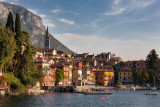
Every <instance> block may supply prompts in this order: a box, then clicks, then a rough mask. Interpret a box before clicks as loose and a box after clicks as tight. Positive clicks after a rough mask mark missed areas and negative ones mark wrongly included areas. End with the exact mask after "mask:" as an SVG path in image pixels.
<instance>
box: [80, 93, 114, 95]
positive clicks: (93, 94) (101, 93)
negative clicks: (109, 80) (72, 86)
mask: <svg viewBox="0 0 160 107" xmlns="http://www.w3.org/2000/svg"><path fill="white" fill-rule="evenodd" d="M83 94H84V95H112V93H111V92H107V93H106V92H99V93H98V92H84V93H83Z"/></svg>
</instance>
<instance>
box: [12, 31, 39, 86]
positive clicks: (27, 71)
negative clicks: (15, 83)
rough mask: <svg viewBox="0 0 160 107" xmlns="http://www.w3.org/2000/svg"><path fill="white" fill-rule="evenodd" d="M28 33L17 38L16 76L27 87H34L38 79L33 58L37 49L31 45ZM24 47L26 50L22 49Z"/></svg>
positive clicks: (23, 33)
mask: <svg viewBox="0 0 160 107" xmlns="http://www.w3.org/2000/svg"><path fill="white" fill-rule="evenodd" d="M29 38H30V36H29V33H28V32H25V31H23V32H22V33H21V34H20V35H19V36H18V38H17V50H16V53H15V57H14V67H13V68H14V71H15V73H14V74H15V75H16V76H17V77H18V78H19V79H20V80H21V82H22V84H24V85H25V86H34V85H35V84H36V79H38V78H37V77H36V76H35V75H34V73H35V67H34V63H33V56H34V55H35V54H36V50H35V47H34V46H32V45H31V44H30V40H29ZM22 45H24V48H25V50H23V49H22ZM22 51H24V52H22Z"/></svg>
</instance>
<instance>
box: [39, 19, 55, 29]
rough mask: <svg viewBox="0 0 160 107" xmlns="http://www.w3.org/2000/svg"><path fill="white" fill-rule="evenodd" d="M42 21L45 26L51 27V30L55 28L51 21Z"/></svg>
mask: <svg viewBox="0 0 160 107" xmlns="http://www.w3.org/2000/svg"><path fill="white" fill-rule="evenodd" d="M42 20H43V23H44V25H45V26H48V27H52V28H54V27H55V24H53V22H52V21H51V20H49V19H46V18H42Z"/></svg>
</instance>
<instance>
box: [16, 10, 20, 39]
mask: <svg viewBox="0 0 160 107" xmlns="http://www.w3.org/2000/svg"><path fill="white" fill-rule="evenodd" d="M15 32H16V36H15V38H16V39H17V38H18V36H20V34H21V21H20V17H19V14H18V13H17V14H16V20H15Z"/></svg>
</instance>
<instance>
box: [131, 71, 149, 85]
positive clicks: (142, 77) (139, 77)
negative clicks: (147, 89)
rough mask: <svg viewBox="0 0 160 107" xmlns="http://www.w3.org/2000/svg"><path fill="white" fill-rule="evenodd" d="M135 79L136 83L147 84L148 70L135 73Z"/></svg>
mask: <svg viewBox="0 0 160 107" xmlns="http://www.w3.org/2000/svg"><path fill="white" fill-rule="evenodd" d="M133 79H134V81H136V82H139V83H145V82H147V81H148V80H149V74H148V71H146V70H143V71H135V72H134V73H133Z"/></svg>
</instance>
